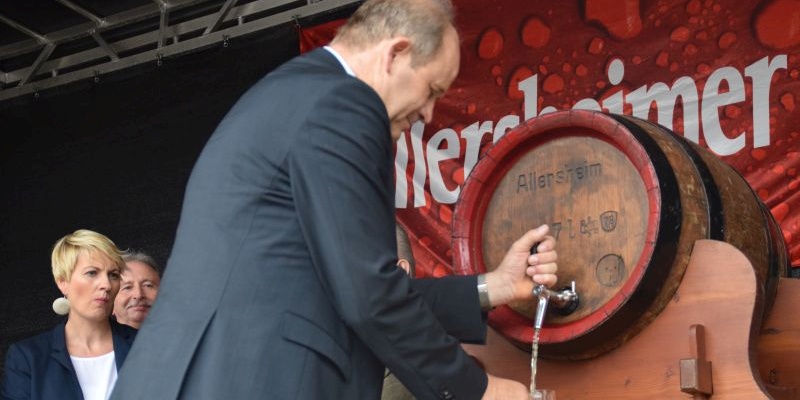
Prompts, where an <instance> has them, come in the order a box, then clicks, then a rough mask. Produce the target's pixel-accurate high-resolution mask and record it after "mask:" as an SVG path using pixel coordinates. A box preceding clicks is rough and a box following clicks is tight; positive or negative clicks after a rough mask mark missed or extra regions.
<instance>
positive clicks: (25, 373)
mask: <svg viewBox="0 0 800 400" xmlns="http://www.w3.org/2000/svg"><path fill="white" fill-rule="evenodd" d="M31 373H32V368H31V365H30V362H29V360H28V359H27V357H25V354H24V353H23V352H22V350H21V349H20V348H19V346H18V345H16V344H12V345H11V346H10V347H9V348H8V353H7V354H6V364H5V375H4V378H3V389H2V391H1V392H0V395H1V396H0V397H2V399H3V400H27V399H30V398H31Z"/></svg>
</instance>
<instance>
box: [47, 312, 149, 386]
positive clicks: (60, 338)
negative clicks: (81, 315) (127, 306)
mask: <svg viewBox="0 0 800 400" xmlns="http://www.w3.org/2000/svg"><path fill="white" fill-rule="evenodd" d="M110 323H111V339H112V340H113V342H114V361H115V363H116V364H117V370H119V369H120V368H122V362H123V361H125V357H127V356H128V350H130V348H131V344H132V343H133V339H134V338H135V336H136V330H135V329H133V328H130V327H125V326H122V325H121V324H119V323H117V322H116V321H114V320H110ZM65 325H66V322H62V323H60V324H58V325H57V326H56V327H55V328H54V329H53V334H52V336H51V349H52V350H51V352H50V356H51V357H53V358H54V359H55V360H56V361H58V363H59V364H61V365H62V366H63V367H64V368H66V369H68V370H70V371H71V372H72V373H73V374H74V373H75V369H74V368H73V367H72V360H70V358H69V352H68V351H67V337H66V335H65V333H64V329H65Z"/></svg>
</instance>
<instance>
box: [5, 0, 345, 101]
mask: <svg viewBox="0 0 800 400" xmlns="http://www.w3.org/2000/svg"><path fill="white" fill-rule="evenodd" d="M359 1H360V0H302V1H297V0H138V2H137V0H131V1H127V2H120V3H118V4H123V3H124V4H125V5H127V8H124V9H121V10H113V11H114V12H113V13H109V14H108V15H102V14H101V13H99V12H97V11H94V10H91V8H92V7H91V5H92V4H93V3H96V1H92V0H42V1H41V3H45V2H52V3H53V5H57V6H59V7H62V8H63V9H62V10H61V11H62V12H67V11H68V12H70V13H73V14H74V15H71V16H75V15H77V16H79V17H80V18H79V19H78V21H80V22H78V23H76V24H73V25H71V26H68V27H66V28H62V29H58V30H55V31H51V32H46V33H44V32H41V31H37V30H36V29H35V28H33V27H31V26H29V24H28V23H26V21H25V20H21V18H20V17H19V16H16V17H12V16H9V15H7V13H6V12H4V11H3V10H4V7H6V6H8V3H7V4H6V5H5V6H4V5H2V4H0V25H4V26H6V27H10V28H12V29H13V31H14V32H17V33H22V35H21V36H20V37H19V39H20V40H13V41H11V42H10V43H7V42H8V40H5V41H2V42H0V101H3V100H6V99H10V98H14V97H17V96H21V95H25V94H35V93H38V91H40V90H44V89H49V88H53V87H56V86H59V85H63V84H66V83H70V82H74V81H78V80H82V79H90V78H92V79H99V78H100V76H102V75H103V74H106V73H108V72H112V71H116V70H120V69H124V68H128V67H132V66H135V65H139V64H142V63H146V62H156V63H160V61H161V59H162V58H166V57H172V56H177V55H180V54H184V53H188V52H191V51H195V50H198V49H202V48H204V47H208V46H213V45H218V44H221V45H224V46H226V45H227V43H228V41H229V40H231V39H233V38H235V37H238V36H243V35H247V34H251V33H254V32H258V31H260V30H264V29H268V28H270V27H274V26H277V25H281V24H285V23H290V22H292V21H295V22H296V21H298V20H300V19H303V18H307V17H310V16H314V15H317V14H320V13H325V12H328V11H333V10H336V9H339V8H343V7H346V6H349V5H352V4H354V3H358V2H359ZM36 3H40V2H39V1H37V2H36ZM111 3H115V2H111ZM40 9H41V8H40ZM40 30H41V29H40Z"/></svg>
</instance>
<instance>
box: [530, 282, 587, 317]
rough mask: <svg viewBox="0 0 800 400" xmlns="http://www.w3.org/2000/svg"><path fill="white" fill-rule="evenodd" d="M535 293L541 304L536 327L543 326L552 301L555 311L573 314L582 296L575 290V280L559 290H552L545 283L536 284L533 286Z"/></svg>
mask: <svg viewBox="0 0 800 400" xmlns="http://www.w3.org/2000/svg"><path fill="white" fill-rule="evenodd" d="M533 295H534V296H535V297H537V298H538V299H539V304H538V305H537V307H536V320H535V324H534V327H535V328H541V327H542V323H543V322H544V315H545V313H546V312H547V307H548V305H549V304H550V303H552V304H553V308H554V309H555V311H556V312H557V313H559V314H561V315H569V314H572V313H573V312H575V310H576V309H577V308H578V304H579V303H580V296H578V292H577V291H576V290H575V281H572V283H571V284H570V286H566V287H564V288H562V289H561V290H558V291H555V290H550V289H548V288H547V287H545V286H544V285H536V286H534V287H533Z"/></svg>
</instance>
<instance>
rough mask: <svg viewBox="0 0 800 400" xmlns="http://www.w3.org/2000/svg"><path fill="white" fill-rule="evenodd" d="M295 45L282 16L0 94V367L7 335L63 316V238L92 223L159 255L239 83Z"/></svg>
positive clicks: (123, 243)
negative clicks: (224, 40) (246, 30)
mask: <svg viewBox="0 0 800 400" xmlns="http://www.w3.org/2000/svg"><path fill="white" fill-rule="evenodd" d="M331 17H332V18H334V17H335V18H339V17H341V16H340V15H333V16H331ZM296 54H298V39H297V32H296V28H295V27H294V25H293V24H287V25H285V26H280V27H275V28H273V29H270V30H268V31H261V32H258V33H255V34H253V35H250V36H248V37H241V38H236V39H233V40H230V42H229V45H228V46H223V45H222V44H219V45H218V46H215V47H213V48H209V49H205V50H202V51H199V52H195V53H192V54H188V55H183V56H180V57H176V58H172V59H170V58H167V59H164V60H163V62H162V64H161V66H158V65H157V64H156V61H155V60H154V61H153V62H152V63H147V64H146V65H141V66H139V67H136V68H134V69H127V70H122V71H118V72H115V73H113V74H109V75H104V76H101V77H100V80H99V81H98V82H94V81H93V80H89V81H88V82H78V83H75V84H72V85H68V86H64V87H60V88H57V89H53V90H52V91H50V92H42V93H40V94H39V96H38V98H36V97H34V96H26V97H22V98H15V99H12V100H7V101H5V102H3V103H0V137H1V138H2V145H0V166H1V167H0V273H2V275H0V276H2V278H1V279H0V304H2V311H0V368H2V367H3V364H4V361H5V353H6V350H7V349H8V345H9V344H10V343H11V342H13V341H16V340H19V339H21V338H24V337H28V336H31V335H33V334H34V333H37V332H40V331H43V330H46V329H49V328H51V327H52V326H53V325H55V324H56V323H57V322H58V321H59V320H60V319H61V318H63V317H58V316H56V315H55V314H54V313H53V311H52V310H51V303H52V302H53V300H54V299H56V298H57V297H59V296H60V292H59V291H58V289H57V287H56V285H55V283H54V282H53V278H52V274H51V272H50V251H51V248H52V245H53V243H55V241H56V240H57V239H59V238H60V237H62V236H63V235H65V234H67V233H70V232H73V231H74V230H76V229H80V228H87V229H92V230H96V231H98V232H101V233H103V234H106V235H107V236H109V237H110V238H111V239H112V240H114V241H115V242H116V244H117V245H118V246H119V247H120V248H122V249H126V248H130V247H135V248H140V249H143V250H146V251H148V252H150V253H152V254H153V255H154V257H155V258H156V260H157V261H159V262H160V263H161V264H162V265H163V264H165V263H166V260H167V257H168V256H169V252H170V249H171V246H172V243H173V240H174V234H175V229H176V227H177V223H178V217H179V213H180V207H181V203H182V198H183V191H184V186H185V185H186V181H187V179H188V177H189V173H190V171H191V168H192V166H193V164H194V162H195V159H196V158H197V156H198V154H199V152H200V150H201V149H202V147H203V145H204V144H205V142H206V140H207V139H208V137H209V136H210V135H211V133H212V132H213V130H214V128H215V127H216V125H217V124H218V122H219V121H220V120H221V119H222V117H223V116H224V115H225V113H226V112H227V111H228V109H229V108H230V107H231V106H232V105H233V103H234V102H235V101H236V99H237V98H238V97H239V96H240V95H241V94H242V93H243V92H244V91H245V90H246V89H247V88H248V87H249V86H250V85H252V84H253V83H254V82H255V81H257V80H258V79H259V78H261V77H262V76H263V75H264V74H266V73H267V72H268V71H270V70H272V69H273V68H275V67H276V66H278V65H279V64H281V63H282V62H284V61H286V60H288V59H289V58H291V57H292V56H294V55H296ZM198 295H199V296H202V293H198Z"/></svg>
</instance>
